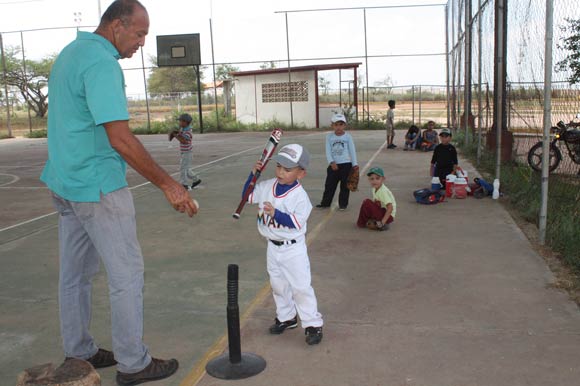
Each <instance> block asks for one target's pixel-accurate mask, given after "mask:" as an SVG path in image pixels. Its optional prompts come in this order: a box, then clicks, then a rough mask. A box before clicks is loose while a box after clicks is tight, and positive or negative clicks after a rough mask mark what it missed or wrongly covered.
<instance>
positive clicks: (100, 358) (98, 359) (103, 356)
mask: <svg viewBox="0 0 580 386" xmlns="http://www.w3.org/2000/svg"><path fill="white" fill-rule="evenodd" d="M69 359H73V358H72V357H66V358H65V359H64V360H65V362H66V361H68V360H69ZM85 360H86V361H87V362H89V363H90V364H91V365H93V367H94V368H95V369H102V368H104V367H109V366H114V365H116V364H117V361H116V360H115V356H114V355H113V353H112V352H111V351H109V350H103V349H102V348H100V349H99V350H98V351H97V353H96V354H95V355H93V356H92V357H90V358H89V359H85Z"/></svg>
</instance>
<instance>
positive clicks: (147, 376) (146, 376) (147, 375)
mask: <svg viewBox="0 0 580 386" xmlns="http://www.w3.org/2000/svg"><path fill="white" fill-rule="evenodd" d="M178 367H179V362H177V359H169V360H163V359H157V358H151V363H149V365H148V366H147V367H145V368H144V369H143V370H141V371H139V372H138V373H133V374H130V373H122V372H120V371H117V385H119V386H131V385H138V384H140V383H144V382H150V381H157V380H159V379H164V378H167V377H170V376H172V375H173V374H174V373H175V372H176V371H177V368H178Z"/></svg>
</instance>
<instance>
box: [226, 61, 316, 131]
mask: <svg viewBox="0 0 580 386" xmlns="http://www.w3.org/2000/svg"><path fill="white" fill-rule="evenodd" d="M314 73H315V72H314V71H303V72H293V73H292V82H300V81H305V82H307V85H308V87H307V99H308V100H307V101H298V102H297V101H295V102H292V113H293V118H294V124H295V125H303V126H305V127H306V128H313V127H316V89H315V85H316V83H315V79H314ZM287 82H288V74H287V73H280V74H264V75H249V76H240V77H238V78H237V79H236V80H235V85H236V86H235V87H236V89H235V90H236V91H235V92H236V118H237V120H238V121H240V122H242V123H265V122H268V121H272V120H277V121H279V122H283V123H287V124H290V123H291V116H290V102H287V101H284V102H268V101H264V100H263V95H262V85H264V84H277V83H287Z"/></svg>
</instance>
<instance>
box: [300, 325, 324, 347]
mask: <svg viewBox="0 0 580 386" xmlns="http://www.w3.org/2000/svg"><path fill="white" fill-rule="evenodd" d="M304 333H305V334H306V343H308V344H309V345H310V346H312V345H313V344H318V343H320V341H321V340H322V327H306V331H305V332H304Z"/></svg>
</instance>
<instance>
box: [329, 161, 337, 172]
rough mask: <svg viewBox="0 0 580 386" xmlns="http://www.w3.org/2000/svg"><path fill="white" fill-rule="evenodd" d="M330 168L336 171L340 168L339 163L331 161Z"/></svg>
mask: <svg viewBox="0 0 580 386" xmlns="http://www.w3.org/2000/svg"><path fill="white" fill-rule="evenodd" d="M330 168H331V169H332V170H334V171H337V170H338V165H337V164H336V162H331V163H330Z"/></svg>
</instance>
